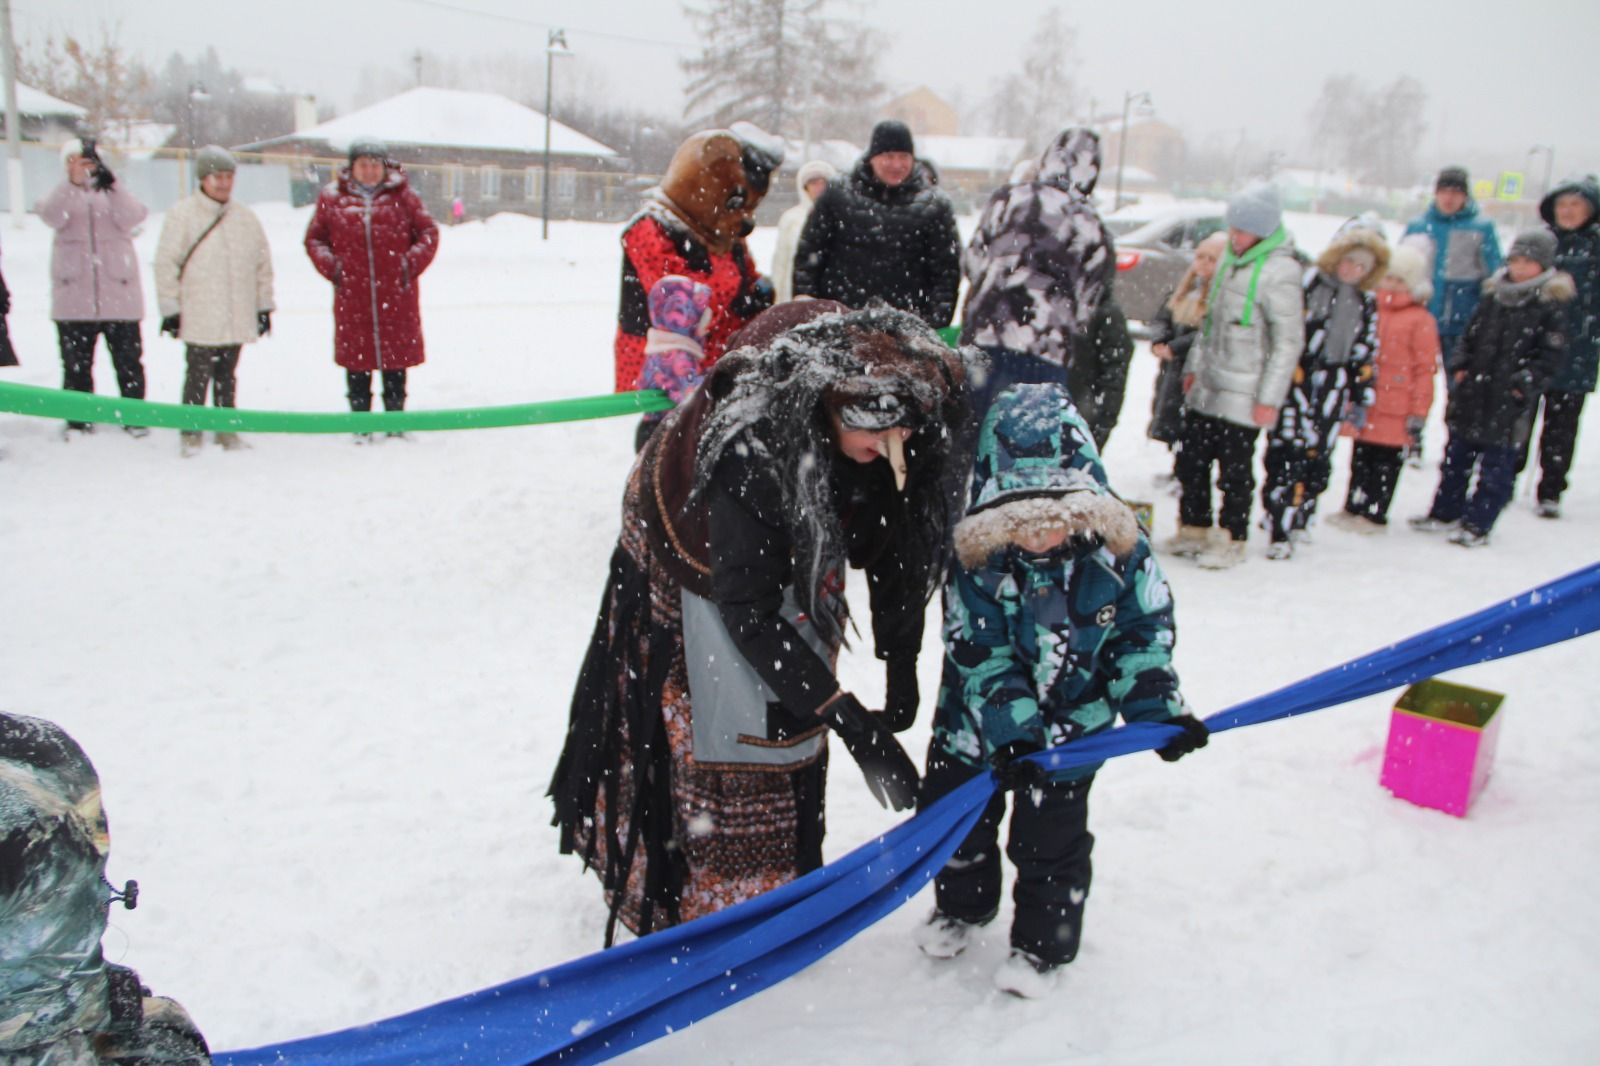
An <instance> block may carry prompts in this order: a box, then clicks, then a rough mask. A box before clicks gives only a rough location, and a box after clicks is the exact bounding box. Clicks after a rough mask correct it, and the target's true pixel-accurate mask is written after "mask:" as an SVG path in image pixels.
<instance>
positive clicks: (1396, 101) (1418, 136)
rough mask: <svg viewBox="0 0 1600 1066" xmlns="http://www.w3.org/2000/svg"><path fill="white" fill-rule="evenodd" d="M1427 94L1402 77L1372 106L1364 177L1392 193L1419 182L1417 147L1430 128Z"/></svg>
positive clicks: (1418, 84) (1391, 83)
mask: <svg viewBox="0 0 1600 1066" xmlns="http://www.w3.org/2000/svg"><path fill="white" fill-rule="evenodd" d="M1427 105H1428V93H1427V90H1425V89H1424V88H1423V87H1422V83H1421V82H1419V81H1417V80H1416V79H1415V78H1413V77H1410V76H1409V75H1405V74H1402V75H1400V76H1399V77H1397V78H1395V80H1394V81H1392V82H1390V83H1389V84H1388V85H1386V86H1384V87H1383V88H1382V89H1381V90H1379V92H1378V93H1377V94H1376V95H1375V96H1374V97H1373V98H1372V100H1371V102H1370V105H1369V106H1370V115H1369V120H1368V123H1367V126H1368V140H1367V144H1366V149H1367V150H1366V159H1365V165H1364V166H1363V168H1362V176H1363V177H1364V178H1366V179H1367V180H1368V181H1371V182H1373V183H1375V184H1377V185H1380V186H1382V187H1383V190H1384V192H1389V191H1390V190H1392V189H1394V188H1395V187H1397V186H1399V187H1402V188H1404V187H1407V186H1409V185H1411V184H1412V183H1413V182H1414V181H1416V179H1417V146H1418V145H1420V144H1421V143H1422V134H1423V132H1424V131H1425V130H1427V128H1428V124H1427V123H1426V122H1425V121H1423V118H1422V114H1423V110H1424V109H1425V108H1426V107H1427Z"/></svg>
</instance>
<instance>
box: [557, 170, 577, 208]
mask: <svg viewBox="0 0 1600 1066" xmlns="http://www.w3.org/2000/svg"><path fill="white" fill-rule="evenodd" d="M551 191H552V192H554V193H555V194H556V199H557V200H560V201H561V202H562V203H571V202H572V201H573V200H576V199H577V198H578V172H577V171H576V170H573V169H571V168H570V167H562V168H561V169H560V170H558V171H556V175H555V183H554V186H553V187H552V189H551Z"/></svg>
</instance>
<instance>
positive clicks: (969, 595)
mask: <svg viewBox="0 0 1600 1066" xmlns="http://www.w3.org/2000/svg"><path fill="white" fill-rule="evenodd" d="M971 499H972V503H971V505H970V507H969V508H968V510H967V513H966V516H965V517H964V518H963V519H962V520H961V522H960V523H959V524H958V525H957V526H956V529H955V552H956V559H955V561H954V563H953V564H952V566H951V568H950V576H949V578H948V581H947V584H946V587H945V658H944V674H943V679H942V683H941V685H940V691H939V701H938V708H937V711H936V712H935V718H934V730H933V740H932V743H931V744H930V746H929V750H928V771H927V776H926V778H925V780H924V783H923V794H922V797H921V802H922V804H923V805H927V804H929V803H932V802H933V801H934V800H936V799H938V798H939V797H941V796H943V795H945V794H946V793H948V792H949V791H951V790H952V789H954V788H955V787H956V786H957V785H959V784H961V783H962V782H963V781H965V780H967V779H968V778H970V777H972V775H973V774H975V773H979V772H982V771H983V770H984V769H986V768H989V767H993V768H994V769H995V770H996V771H997V774H998V777H999V780H1000V783H1001V786H1002V789H1001V791H999V792H997V793H996V794H995V796H994V797H993V799H991V801H990V802H989V805H988V807H987V808H986V809H985V810H984V812H983V815H982V817H981V818H980V819H979V821H978V824H977V826H976V827H975V828H974V829H973V830H972V832H971V834H970V835H969V836H968V837H967V839H966V841H965V842H964V843H963V844H962V845H961V847H960V848H959V849H958V850H957V851H956V854H955V856H954V857H953V858H952V859H951V860H950V862H949V864H947V865H946V866H945V868H944V870H943V871H942V872H941V873H940V874H939V876H938V877H937V878H936V880H935V883H934V884H935V910H934V912H933V914H932V915H931V916H930V917H929V919H928V921H927V923H926V924H925V925H924V926H923V927H922V929H921V930H920V931H919V935H918V941H919V945H920V946H921V948H922V950H923V951H924V952H925V953H927V954H929V955H932V956H934V957H936V958H950V957H953V956H955V955H957V954H959V953H960V952H961V951H962V950H963V949H964V948H965V947H966V943H967V941H968V939H969V938H970V936H971V933H972V931H973V930H974V929H976V928H977V927H978V926H981V925H984V924H985V923H987V922H988V921H990V920H991V919H992V918H993V917H994V916H995V913H996V912H997V910H998V909H999V905H1000V878H1001V869H1000V856H999V852H998V837H999V826H1000V821H1001V819H1002V817H1003V816H1004V814H1005V807H1006V803H1005V797H1006V793H1007V791H1011V792H1014V794H1015V799H1014V801H1013V809H1012V815H1011V837H1010V842H1009V844H1008V846H1007V854H1008V855H1009V856H1010V857H1011V860H1012V862H1013V863H1015V864H1016V867H1017V881H1016V887H1015V890H1014V892H1013V898H1014V900H1015V903H1016V909H1015V915H1014V918H1013V921H1012V926H1011V948H1012V950H1011V954H1010V957H1009V958H1008V959H1007V960H1006V962H1005V963H1004V964H1003V965H1002V966H1001V968H1000V970H999V972H998V973H996V975H995V980H996V983H997V984H999V986H1000V987H1001V988H1002V989H1004V990H1006V991H1009V992H1013V993H1015V994H1018V995H1034V994H1038V993H1039V992H1042V991H1043V990H1044V989H1045V988H1047V987H1048V984H1049V979H1050V977H1051V976H1052V971H1055V970H1056V969H1057V968H1058V967H1060V966H1062V965H1064V964H1066V963H1068V962H1071V961H1072V959H1073V958H1074V956H1076V954H1077V951H1078V942H1079V937H1080V934H1081V931H1082V925H1083V907H1084V901H1085V899H1086V897H1087V895H1088V891H1089V880H1090V872H1091V871H1090V862H1089V855H1090V851H1091V850H1092V849H1093V847H1094V836H1093V834H1091V833H1090V832H1089V830H1088V794H1089V786H1090V784H1091V783H1092V782H1093V780H1094V774H1095V771H1096V770H1098V769H1099V766H1098V764H1095V765H1091V766H1086V767H1079V768H1075V769H1071V770H1061V771H1056V772H1054V773H1052V772H1049V771H1046V770H1044V769H1043V768H1042V767H1041V766H1039V765H1038V764H1037V763H1035V762H1032V761H1028V760H1026V759H1024V758H1023V756H1026V755H1028V754H1029V753H1032V752H1037V751H1042V750H1043V749H1045V748H1050V747H1055V746H1057V745H1060V744H1064V743H1067V742H1068V741H1071V740H1073V739H1075V738H1077V737H1080V736H1086V735H1089V734H1092V733H1098V732H1100V731H1102V730H1104V729H1108V728H1110V726H1111V725H1112V723H1113V722H1114V721H1115V719H1116V717H1117V715H1119V714H1120V715H1121V716H1122V717H1123V718H1124V719H1126V720H1128V721H1141V722H1162V723H1170V724H1173V725H1176V726H1179V727H1180V728H1181V729H1182V730H1183V732H1182V733H1180V734H1179V735H1178V736H1177V737H1176V738H1175V739H1174V740H1172V741H1171V742H1170V743H1169V744H1168V745H1167V746H1166V747H1164V748H1162V749H1161V752H1160V754H1161V756H1162V757H1163V758H1164V759H1167V760H1168V761H1172V760H1175V759H1177V758H1179V757H1181V756H1182V755H1184V754H1186V753H1188V752H1190V751H1193V750H1194V749H1195V748H1197V747H1200V746H1202V745H1204V744H1205V742H1206V736H1207V730H1206V727H1205V726H1204V725H1203V724H1202V723H1201V722H1199V721H1197V720H1196V719H1195V718H1194V716H1193V715H1191V714H1190V713H1189V712H1188V707H1187V705H1186V704H1185V703H1184V700H1183V696H1182V694H1181V693H1180V692H1179V691H1178V676H1177V674H1176V673H1175V672H1174V670H1173V668H1172V646H1173V639H1174V627H1173V619H1172V594H1171V591H1170V589H1169V588H1168V586H1167V581H1166V578H1165V577H1164V576H1163V574H1162V573H1161V568H1160V567H1159V566H1158V565H1157V563H1156V560H1155V558H1154V556H1153V555H1151V553H1150V544H1149V541H1148V539H1147V538H1146V535H1145V532H1144V531H1143V530H1141V529H1140V528H1139V524H1138V522H1137V520H1136V519H1135V518H1134V515H1133V512H1132V510H1131V509H1129V507H1128V506H1127V504H1125V503H1123V502H1122V500H1120V499H1118V498H1117V496H1116V495H1115V494H1114V493H1113V492H1112V491H1111V489H1110V486H1109V485H1108V484H1107V482H1106V473H1105V468H1104V467H1103V466H1102V465H1101V462H1100V455H1099V452H1098V451H1096V449H1095V446H1094V441H1093V438H1092V436H1091V435H1090V431H1089V428H1088V426H1087V425H1086V424H1085V423H1084V421H1083V419H1082V418H1081V417H1080V416H1079V414H1078V411H1077V409H1076V408H1075V407H1074V406H1073V404H1072V401H1071V399H1070V398H1069V397H1068V396H1067V394H1066V392H1065V390H1063V389H1062V388H1061V387H1059V386H1057V385H1018V386H1014V387H1012V388H1011V389H1009V390H1007V391H1006V392H1003V393H1002V394H1001V395H1000V396H999V398H998V399H997V400H996V401H995V404H994V406H993V407H992V408H991V409H990V411H989V414H988V415H987V416H986V417H985V419H984V422H983V426H982V428H981V429H980V431H979V435H978V448H977V458H976V464H975V468H974V470H973V475H972V493H971Z"/></svg>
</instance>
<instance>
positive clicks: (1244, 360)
mask: <svg viewBox="0 0 1600 1066" xmlns="http://www.w3.org/2000/svg"><path fill="white" fill-rule="evenodd" d="M1227 222H1228V250H1227V252H1226V253H1224V255H1223V258H1222V262H1221V263H1219V264H1218V265H1217V273H1216V277H1215V278H1214V279H1213V280H1212V283H1211V284H1212V288H1211V291H1212V298H1211V300H1210V304H1209V307H1208V309H1207V312H1206V318H1205V322H1204V324H1203V325H1202V327H1201V330H1200V337H1199V339H1197V340H1196V341H1195V343H1194V345H1193V346H1192V347H1191V348H1190V350H1189V358H1188V361H1187V362H1186V363H1185V364H1184V372H1183V386H1184V407H1185V411H1186V418H1185V422H1184V429H1183V443H1182V447H1181V450H1180V452H1179V455H1178V482H1179V485H1180V486H1181V488H1182V495H1181V496H1180V498H1179V505H1178V506H1179V526H1178V535H1177V536H1176V537H1174V538H1172V539H1170V540H1169V541H1168V542H1167V544H1166V547H1167V550H1168V551H1170V552H1172V553H1173V554H1175V555H1180V556H1197V557H1198V561H1199V562H1200V565H1202V566H1205V567H1208V568H1212V569H1221V568H1224V567H1229V566H1235V565H1237V564H1239V563H1241V562H1243V561H1244V557H1245V556H1244V549H1245V540H1246V538H1247V537H1248V536H1249V525H1250V503H1251V494H1252V493H1253V492H1254V491H1255V446H1256V437H1257V436H1259V434H1260V432H1261V430H1262V429H1271V428H1272V427H1273V426H1274V425H1276V424H1277V421H1278V408H1279V407H1280V406H1281V405H1282V404H1283V401H1284V398H1285V397H1286V396H1287V395H1288V393H1289V385H1290V382H1291V380H1292V378H1293V376H1294V370H1295V365H1296V364H1297V363H1298V362H1299V360H1300V350H1301V348H1302V347H1303V345H1304V343H1305V322H1304V320H1303V314H1304V306H1303V297H1302V295H1301V290H1300V263H1299V261H1298V260H1297V259H1296V258H1295V255H1294V241H1293V239H1292V238H1291V237H1290V236H1289V233H1288V231H1287V230H1285V229H1284V228H1283V209H1282V207H1281V206H1280V204H1279V200H1278V191H1277V189H1275V188H1273V187H1272V186H1270V185H1256V186H1252V187H1250V188H1248V189H1245V190H1244V191H1243V192H1241V193H1239V194H1238V195H1236V196H1235V197H1234V198H1233V199H1232V200H1230V201H1229V202H1228V210H1227ZM1213 465H1216V466H1217V468H1218V477H1217V484H1218V488H1219V489H1221V492H1222V509H1221V512H1220V514H1219V515H1218V528H1215V529H1213V528H1212V510H1211V467H1212V466H1213Z"/></svg>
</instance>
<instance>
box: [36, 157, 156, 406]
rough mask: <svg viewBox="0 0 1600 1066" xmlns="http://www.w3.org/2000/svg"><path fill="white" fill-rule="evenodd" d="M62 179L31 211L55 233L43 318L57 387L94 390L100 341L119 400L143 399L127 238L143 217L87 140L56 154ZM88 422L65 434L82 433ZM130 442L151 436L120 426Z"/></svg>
mask: <svg viewBox="0 0 1600 1066" xmlns="http://www.w3.org/2000/svg"><path fill="white" fill-rule="evenodd" d="M61 160H62V162H63V163H64V164H65V165H66V168H67V180H66V181H64V182H62V183H61V184H60V185H57V186H56V187H55V189H53V190H52V191H51V192H50V195H48V196H46V197H45V198H44V199H42V200H40V201H39V202H38V203H37V204H35V205H34V208H33V209H34V212H35V213H36V214H38V216H39V220H40V221H41V222H43V223H44V224H45V225H46V226H49V227H50V228H51V229H53V230H55V231H56V235H55V241H54V243H53V244H52V246H51V250H50V282H51V293H50V317H51V318H53V319H54V320H55V323H56V334H57V336H58V337H59V338H60V341H61V365H62V369H63V373H62V387H63V388H66V389H71V390H72V391H74V392H93V391H94V347H95V342H96V340H97V339H98V338H99V336H100V335H101V334H105V338H106V347H107V348H109V349H110V350H111V365H112V366H113V367H115V368H116V371H117V387H118V388H119V389H120V390H121V391H122V395H124V396H127V397H130V398H132V399H136V400H141V399H143V398H144V363H143V358H144V338H143V337H142V336H140V333H139V320H140V319H142V318H144V290H143V289H142V288H141V287H140V285H139V261H138V258H137V257H136V256H135V255H134V252H133V233H134V230H135V228H136V227H137V226H138V225H139V223H141V222H143V221H144V218H145V215H146V214H147V213H148V212H147V211H146V209H145V206H144V204H141V203H140V202H139V201H138V200H135V199H134V198H133V194H131V193H129V192H128V191H127V190H126V189H123V188H120V187H119V186H118V185H117V179H116V175H114V174H112V173H111V169H110V168H109V167H107V166H106V165H105V163H103V162H102V161H101V159H100V156H99V154H98V153H97V152H96V151H95V147H94V142H93V141H78V140H71V141H68V142H67V143H66V144H65V145H64V146H63V147H62V149H61ZM93 428H94V427H93V426H92V425H91V424H90V423H87V422H68V423H67V432H68V436H69V437H70V436H71V433H72V431H74V430H76V431H78V432H80V433H88V432H90V431H91V430H92V429H93ZM125 428H126V429H127V431H128V433H129V434H130V435H131V436H135V437H142V436H144V435H145V434H146V433H149V432H150V431H149V430H148V429H145V428H144V427H143V426H127V427H125Z"/></svg>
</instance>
